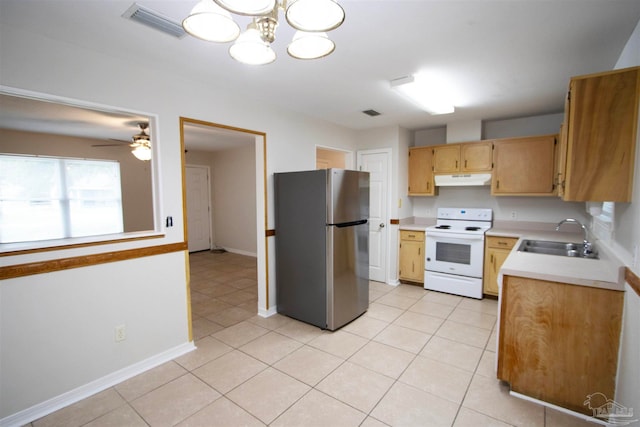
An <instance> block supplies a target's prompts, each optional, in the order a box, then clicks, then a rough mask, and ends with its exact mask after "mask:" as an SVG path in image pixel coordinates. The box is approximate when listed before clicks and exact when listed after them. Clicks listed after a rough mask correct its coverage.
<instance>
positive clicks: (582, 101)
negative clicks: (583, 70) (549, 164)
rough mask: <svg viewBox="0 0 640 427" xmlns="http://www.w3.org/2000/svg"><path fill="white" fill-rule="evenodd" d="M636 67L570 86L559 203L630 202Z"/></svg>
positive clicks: (639, 75)
mask: <svg viewBox="0 0 640 427" xmlns="http://www.w3.org/2000/svg"><path fill="white" fill-rule="evenodd" d="M639 98H640V67H634V68H631V69H625V70H618V71H613V72H609V73H602V74H597V75H591V76H584V77H577V78H574V79H572V80H571V83H570V104H569V123H568V127H569V129H568V147H567V170H566V185H565V189H564V197H563V198H564V200H569V201H612V202H630V201H631V194H632V190H633V173H634V159H635V144H636V135H637V127H638V102H639Z"/></svg>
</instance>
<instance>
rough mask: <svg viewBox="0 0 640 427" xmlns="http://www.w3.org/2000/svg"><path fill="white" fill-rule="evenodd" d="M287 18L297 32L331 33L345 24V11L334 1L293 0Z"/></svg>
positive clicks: (288, 6)
mask: <svg viewBox="0 0 640 427" xmlns="http://www.w3.org/2000/svg"><path fill="white" fill-rule="evenodd" d="M285 16H286V18H287V22H288V23H289V25H291V26H292V27H293V28H295V29H297V30H302V31H330V30H333V29H334V28H338V27H339V26H340V25H341V24H342V23H343V22H344V9H342V7H341V6H340V5H339V4H338V3H337V2H335V1H334V0H292V1H290V2H289V3H288V5H287V10H286V13H285Z"/></svg>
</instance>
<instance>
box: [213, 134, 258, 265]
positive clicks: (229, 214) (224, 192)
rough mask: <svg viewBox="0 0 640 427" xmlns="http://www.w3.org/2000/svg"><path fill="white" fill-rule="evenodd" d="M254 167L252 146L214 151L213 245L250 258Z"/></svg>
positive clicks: (253, 247)
mask: <svg viewBox="0 0 640 427" xmlns="http://www.w3.org/2000/svg"><path fill="white" fill-rule="evenodd" d="M255 164H256V156H255V148H254V146H253V145H250V146H244V147H240V148H237V149H234V150H223V151H217V152H215V153H214V156H213V169H212V175H213V176H212V188H213V209H212V211H213V224H214V230H215V239H214V243H215V245H216V246H218V247H223V248H225V249H226V250H228V251H231V252H236V253H241V254H243V255H251V256H256V251H257V247H256V221H255V219H256V185H255V182H256V168H255ZM260 243H262V242H260Z"/></svg>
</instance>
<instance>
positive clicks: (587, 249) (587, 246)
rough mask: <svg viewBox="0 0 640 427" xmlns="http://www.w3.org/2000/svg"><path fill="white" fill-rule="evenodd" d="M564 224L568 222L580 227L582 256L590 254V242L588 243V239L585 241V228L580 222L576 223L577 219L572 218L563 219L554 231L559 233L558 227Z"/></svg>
mask: <svg viewBox="0 0 640 427" xmlns="http://www.w3.org/2000/svg"><path fill="white" fill-rule="evenodd" d="M565 222H568V223H570V224H577V225H579V226H580V228H582V232H583V233H584V237H583V240H582V244H583V246H584V255H589V254H590V253H592V248H591V246H592V245H591V242H590V241H589V239H587V227H585V226H584V225H583V224H582V223H581V222H580V221H578V220H577V219H574V218H567V219H563V220H562V221H560V222H559V223H558V225H557V226H556V231H560V226H561V225H562V224H564V223H565Z"/></svg>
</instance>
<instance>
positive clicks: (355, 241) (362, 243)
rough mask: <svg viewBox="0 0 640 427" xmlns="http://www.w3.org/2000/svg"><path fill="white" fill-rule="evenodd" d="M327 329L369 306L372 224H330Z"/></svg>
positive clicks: (328, 228)
mask: <svg viewBox="0 0 640 427" xmlns="http://www.w3.org/2000/svg"><path fill="white" fill-rule="evenodd" d="M327 260H328V263H327V329H329V330H332V331H333V330H336V329H338V328H340V327H341V326H344V325H346V324H347V323H349V322H351V321H352V320H354V319H355V318H357V317H358V316H360V315H361V314H362V313H364V312H365V311H367V309H368V308H369V226H368V224H367V223H364V224H360V225H352V226H346V227H340V226H327Z"/></svg>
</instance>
